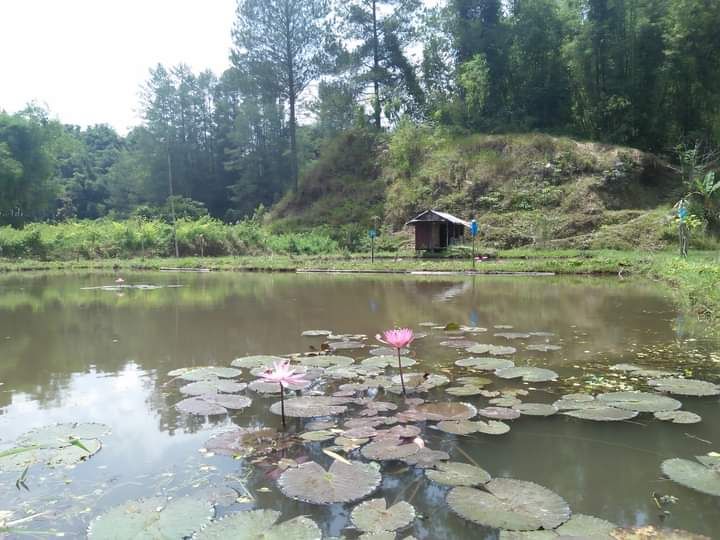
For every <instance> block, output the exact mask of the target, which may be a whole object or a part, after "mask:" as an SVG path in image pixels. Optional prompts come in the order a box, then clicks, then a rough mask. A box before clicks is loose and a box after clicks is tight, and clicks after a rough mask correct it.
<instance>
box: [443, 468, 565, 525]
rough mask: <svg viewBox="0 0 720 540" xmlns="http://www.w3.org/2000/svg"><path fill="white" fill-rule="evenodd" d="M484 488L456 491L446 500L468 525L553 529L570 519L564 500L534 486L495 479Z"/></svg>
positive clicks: (506, 479) (532, 484)
mask: <svg viewBox="0 0 720 540" xmlns="http://www.w3.org/2000/svg"><path fill="white" fill-rule="evenodd" d="M484 487H485V489H486V490H487V491H480V490H478V489H475V488H471V487H462V486H461V487H456V488H453V489H452V490H451V491H450V493H448V496H447V502H448V504H449V505H450V508H452V510H453V511H454V512H456V513H457V514H458V515H459V516H460V517H462V518H465V519H467V520H468V521H472V522H474V523H477V524H479V525H484V526H486V527H495V528H498V529H506V530H511V531H534V530H537V529H554V528H556V527H558V526H560V525H562V524H563V523H565V522H566V521H567V520H568V519H569V518H570V507H569V506H568V504H567V502H565V500H564V499H563V498H562V497H560V496H559V495H557V494H556V493H554V492H552V491H550V490H549V489H547V488H544V487H542V486H539V485H537V484H534V483H532V482H525V481H522V480H512V479H509V478H496V479H495V480H491V481H490V482H488V483H487V484H485V486H484Z"/></svg>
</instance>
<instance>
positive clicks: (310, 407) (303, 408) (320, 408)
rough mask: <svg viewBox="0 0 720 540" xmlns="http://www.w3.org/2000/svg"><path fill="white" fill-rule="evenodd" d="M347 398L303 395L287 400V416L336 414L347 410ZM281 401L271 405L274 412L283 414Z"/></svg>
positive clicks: (304, 416)
mask: <svg viewBox="0 0 720 540" xmlns="http://www.w3.org/2000/svg"><path fill="white" fill-rule="evenodd" d="M347 402H348V400H347V399H346V398H336V397H328V396H303V397H299V398H291V399H286V400H285V416H291V417H294V418H314V417H316V416H334V415H337V414H342V413H344V412H345V411H346V410H347V406H346V405H345V404H346V403H347ZM281 408H282V407H281V403H280V402H279V401H278V402H276V403H273V404H272V405H271V406H270V412H271V413H273V414H277V415H280V414H282V410H281Z"/></svg>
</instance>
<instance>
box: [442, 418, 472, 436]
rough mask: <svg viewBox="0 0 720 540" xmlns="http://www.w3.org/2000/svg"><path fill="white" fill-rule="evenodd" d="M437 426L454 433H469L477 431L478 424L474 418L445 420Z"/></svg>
mask: <svg viewBox="0 0 720 540" xmlns="http://www.w3.org/2000/svg"><path fill="white" fill-rule="evenodd" d="M435 427H436V428H437V429H439V430H440V431H444V432H445V433H452V434H453V435H469V434H470V433H475V432H476V431H477V425H476V423H475V422H473V421H472V420H443V421H442V422H440V423H438V424H437V425H436V426H435Z"/></svg>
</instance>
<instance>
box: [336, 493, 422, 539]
mask: <svg viewBox="0 0 720 540" xmlns="http://www.w3.org/2000/svg"><path fill="white" fill-rule="evenodd" d="M414 519H415V509H414V508H413V506H412V505H411V504H409V503H406V502H405V501H400V502H398V503H397V504H394V505H392V506H391V507H389V508H388V506H387V502H386V501H385V499H384V498H379V499H370V500H369V501H365V502H362V503H360V504H359V505H357V506H356V507H355V508H354V509H353V511H352V513H351V514H350V520H351V521H352V522H353V525H355V527H357V528H358V529H359V530H361V531H364V532H373V533H377V532H383V531H396V530H398V529H402V528H403V527H407V526H408V525H410V524H411V523H412V522H413V520H414Z"/></svg>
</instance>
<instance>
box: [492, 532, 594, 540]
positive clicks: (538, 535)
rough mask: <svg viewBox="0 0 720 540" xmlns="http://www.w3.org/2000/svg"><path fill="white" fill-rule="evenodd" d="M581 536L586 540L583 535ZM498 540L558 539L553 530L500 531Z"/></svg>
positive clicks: (573, 539)
mask: <svg viewBox="0 0 720 540" xmlns="http://www.w3.org/2000/svg"><path fill="white" fill-rule="evenodd" d="M571 538H572V540H576V539H575V537H571ZM581 538H582V539H583V540H587V539H586V538H585V537H584V536H583V537H581ZM498 540H559V535H558V534H557V533H556V532H555V531H500V536H499V537H498ZM568 540H570V538H568Z"/></svg>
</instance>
